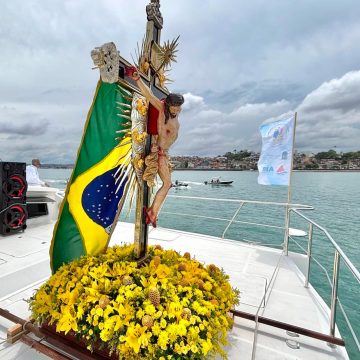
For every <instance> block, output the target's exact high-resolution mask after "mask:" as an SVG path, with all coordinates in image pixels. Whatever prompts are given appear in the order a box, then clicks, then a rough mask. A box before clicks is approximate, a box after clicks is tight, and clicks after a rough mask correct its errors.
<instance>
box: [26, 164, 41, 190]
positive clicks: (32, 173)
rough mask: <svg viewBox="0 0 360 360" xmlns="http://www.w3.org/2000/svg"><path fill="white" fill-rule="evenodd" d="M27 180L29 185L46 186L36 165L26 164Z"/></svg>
mask: <svg viewBox="0 0 360 360" xmlns="http://www.w3.org/2000/svg"><path fill="white" fill-rule="evenodd" d="M26 181H27V183H28V185H37V186H45V182H44V181H41V180H40V177H39V172H38V169H37V167H36V166H34V165H28V166H26Z"/></svg>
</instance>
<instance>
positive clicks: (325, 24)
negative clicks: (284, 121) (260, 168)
mask: <svg viewBox="0 0 360 360" xmlns="http://www.w3.org/2000/svg"><path fill="white" fill-rule="evenodd" d="M148 2H149V0H141V1H130V0H124V1H121V2H120V3H119V1H115V0H104V1H95V2H94V1H91V0H77V1H76V2H75V1H63V0H53V1H45V0H28V1H25V2H24V1H20V0H12V1H7V2H4V4H2V8H1V13H0V48H1V51H2V52H1V57H0V67H1V69H3V71H1V72H0V124H1V125H0V126H1V129H3V130H6V133H5V132H3V134H2V135H0V139H1V141H0V156H1V157H4V156H3V155H4V154H7V156H11V157H12V158H15V159H16V158H17V157H18V158H19V159H20V158H21V159H20V160H22V161H24V160H25V161H28V160H30V159H31V157H29V158H23V157H24V156H30V155H28V154H29V153H30V152H31V151H32V150H31V147H33V148H36V147H37V146H38V145H39V144H41V146H43V145H44V144H47V145H49V146H50V145H52V144H53V143H54V142H55V143H56V144H54V148H56V151H55V152H52V151H46V150H45V149H44V150H43V149H42V148H41V147H38V151H39V154H35V155H36V156H35V157H41V158H45V157H46V158H48V159H49V161H51V162H56V161H63V159H67V160H66V162H71V161H74V160H75V156H76V148H77V146H78V144H79V142H80V138H81V132H82V128H83V126H84V123H85V119H86V114H87V111H88V109H89V108H90V106H91V101H92V98H93V94H94V89H95V87H96V82H97V80H98V77H99V75H98V71H97V70H91V68H92V66H93V64H92V60H91V58H90V51H91V50H92V49H93V48H94V47H96V46H99V45H101V44H103V43H105V42H108V41H114V42H115V43H116V45H117V47H118V49H119V51H120V54H121V55H122V56H123V57H124V58H126V59H129V60H130V59H131V55H135V48H136V44H137V42H141V39H142V37H143V35H144V33H145V28H146V13H145V6H146V5H147V4H148ZM203 5H204V6H196V5H194V1H191V0H183V1H181V2H173V1H172V2H170V1H162V2H161V11H162V14H163V17H164V28H163V30H162V32H161V36H162V41H164V40H168V39H173V38H175V37H177V36H178V35H180V45H179V52H178V53H177V55H178V57H177V63H174V64H173V66H172V70H171V73H170V78H171V79H173V80H174V84H170V86H169V90H170V91H174V92H181V93H184V94H185V100H186V101H185V104H184V110H183V112H182V113H181V123H182V124H181V136H180V137H179V139H178V143H177V144H176V145H175V146H174V149H173V153H176V152H179V153H181V154H185V153H191V151H193V152H194V154H196V153H198V154H206V153H209V154H216V153H218V152H219V153H222V152H223V151H228V150H230V149H231V148H235V147H237V148H245V147H249V148H250V147H251V148H254V149H256V148H257V147H258V146H259V138H258V136H257V135H256V134H257V127H258V125H259V123H260V122H262V120H263V119H267V118H268V119H270V118H271V117H273V116H274V117H276V116H279V115H281V114H282V113H286V112H288V111H290V110H292V111H294V110H296V109H297V108H298V107H299V142H298V144H299V146H301V147H307V146H308V147H310V148H311V146H315V144H316V145H318V146H320V145H321V146H322V145H323V146H328V145H329V144H330V143H331V142H333V143H334V144H333V145H337V146H338V147H340V146H342V145H343V144H344V145H346V146H347V147H349V148H350V147H351V146H354V147H356V144H355V140H352V139H354V137H353V136H352V134H357V132H356V131H357V130H356V129H358V127H357V124H356V121H357V109H358V106H359V104H358V102H357V101H356V96H357V95H356V94H357V89H353V94H351V91H349V92H345V93H341V92H340V91H341V89H345V88H346V89H349V87H350V86H351V84H350V83H348V84H345V83H342V84H341V86H340V85H339V86H340V87H339V88H337V90H336V91H337V92H336V91H335V89H336V86H337V85H336V84H335V83H332V80H331V79H338V80H341V79H342V76H343V74H346V73H349V72H350V71H354V70H357V69H358V67H359V63H360V47H359V46H357V45H356V44H358V43H359V42H360V2H358V1H353V0H341V1H340V0H334V1H331V2H329V1H325V0H318V1H316V2H311V3H310V2H308V1H298V2H289V1H286V0H279V1H276V2H275V3H274V2H259V1H253V2H246V1H236V0H229V1H226V2H223V3H222V4H221V6H219V4H218V3H217V2H213V1H209V0H207V1H205V3H204V4H203ZM204 9H205V10H204ZM229 14H231V15H229ZM309 14H311V16H310V15H309ZM259 19H261V26H258V24H259ZM219 23H221V26H219ZM348 81H351V80H350V78H349V79H348ZM322 84H323V85H324V87H323V88H322V89H321V91H320V88H321V86H322ZM325 84H327V85H326V86H327V88H326V87H325ZM353 86H356V84H353ZM314 89H318V90H319V92H318V93H313V91H315V90H314ZM326 92H327V93H328V96H327V97H325V93H326ZM330 94H332V97H330ZM309 95H311V97H310V98H309ZM316 97H317V98H318V101H315V98H316ZM322 99H326V101H327V106H325V108H324V107H323V105H322ZM300 106H302V107H300ZM4 108H6V109H7V110H6V111H5V110H4ZM330 108H332V109H333V110H331V111H330ZM319 109H322V110H321V111H320V110H319ZM345 109H348V111H347V112H345ZM351 109H352V110H351ZM305 113H306V114H305ZM344 114H346V116H344ZM319 118H320V120H319ZM306 119H309V120H306ZM310 119H312V120H310ZM322 119H326V120H322ZM303 121H304V124H302V122H303ZM305 123H306V124H307V125H305ZM320 123H321V124H322V125H320ZM326 124H329V126H330V127H329V128H327V130H326V134H325V133H324V132H325V125H326ZM339 125H340V126H339ZM314 129H316V131H317V133H318V134H319V135H320V134H322V133H324V135H326V137H327V138H328V139H329V141H325V140H323V142H322V141H315V142H314V143H312V142H311V140H310V139H312V137H316V134H313V131H314ZM335 129H337V130H335ZM303 131H304V134H302V132H303ZM222 132H223V133H222ZM34 134H37V135H36V136H34ZM336 134H338V135H339V136H336ZM29 135H30V136H29ZM14 136H15V137H16V136H19V139H21V140H19V141H20V142H22V145H21V144H20V143H19V144H17V142H16V141H15V142H13V140H14V139H13V138H14ZM189 136H190V137H192V138H191V139H190V138H189ZM201 136H203V137H201ZM345 136H349V137H350V140H346V141H344V139H345ZM26 138H29V140H30V141H29V142H28V141H25V140H27V139H26ZM31 139H32V142H31ZM183 139H184V140H183ZM185 139H186V140H185ZM330 139H331V140H330ZM26 144H27V145H28V146H29V151H28V152H26V151H25V150H22V149H21V147H23V146H25V145H26ZM61 144H63V145H64V144H65V145H64V146H65V148H62V147H61ZM15 145H16V146H18V147H17V149H19V150H15ZM333 145H332V146H333ZM11 146H13V148H12V152H11V154H10V153H9V151H8V150H7V149H9V148H10V147H11ZM50 155H51V156H53V158H50ZM42 160H43V162H44V159H42Z"/></svg>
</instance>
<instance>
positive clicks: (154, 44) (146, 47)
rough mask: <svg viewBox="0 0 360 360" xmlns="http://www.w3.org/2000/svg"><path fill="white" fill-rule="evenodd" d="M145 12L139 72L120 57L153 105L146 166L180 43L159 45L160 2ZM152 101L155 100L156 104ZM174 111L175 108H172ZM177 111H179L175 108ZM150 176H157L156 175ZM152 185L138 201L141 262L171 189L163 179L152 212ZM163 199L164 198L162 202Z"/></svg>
mask: <svg viewBox="0 0 360 360" xmlns="http://www.w3.org/2000/svg"><path fill="white" fill-rule="evenodd" d="M146 13H147V20H148V22H147V27H146V35H145V38H144V40H143V43H142V47H141V51H139V54H138V58H139V59H138V64H137V67H138V68H137V69H135V68H134V67H132V68H131V66H129V63H128V62H127V61H126V60H124V59H122V58H121V57H120V62H119V66H120V71H119V75H120V77H121V78H122V79H124V80H125V81H127V82H128V83H130V84H132V85H133V86H134V87H135V88H136V89H137V90H138V91H139V90H140V93H142V94H144V93H145V94H149V96H147V97H148V99H147V100H149V101H150V103H149V107H148V112H147V115H148V120H147V126H146V131H147V138H146V143H145V149H144V159H145V163H147V161H146V159H149V158H151V157H152V156H151V155H150V153H151V152H153V150H152V149H153V148H152V138H153V137H154V136H156V137H159V138H160V135H161V134H159V132H160V130H159V129H158V123H157V119H158V116H161V115H159V112H163V111H164V110H163V109H164V104H163V103H161V102H160V100H161V99H164V98H166V97H167V96H168V95H169V92H168V90H167V89H166V88H165V87H164V82H165V80H166V76H165V68H166V66H168V65H169V64H170V61H171V60H175V56H174V53H175V52H176V50H175V48H176V46H177V40H178V39H176V40H174V41H173V42H171V43H170V42H168V43H165V45H164V46H163V47H161V46H160V45H159V42H160V33H161V29H162V25H163V18H162V16H161V12H160V2H159V0H151V3H150V4H149V5H147V7H146ZM129 69H130V70H129ZM134 69H135V70H136V75H134V73H131V71H134ZM129 71H130V72H129ZM147 89H149V90H150V91H148V90H147ZM174 95H175V94H174ZM154 97H156V99H154ZM181 98H182V96H181ZM151 99H153V101H152V100H151ZM182 102H183V99H182ZM173 108H175V107H174V106H173ZM174 111H176V109H175V110H174ZM170 115H171V114H170ZM176 115H177V114H176ZM176 121H177V118H176ZM165 124H166V122H165ZM166 131H168V130H166ZM176 136H177V133H176ZM156 149H157V150H156V160H155V162H156V166H158V167H161V166H162V165H163V166H165V165H166V164H164V163H161V162H162V161H163V159H160V158H159V160H158V159H157V157H158V156H159V157H161V156H166V157H167V153H166V154H165V153H161V151H162V150H161V149H158V148H157V147H156ZM166 166H167V165H166ZM146 171H147V170H145V175H146ZM150 173H151V172H150ZM150 175H152V176H153V177H155V176H156V173H155V174H150ZM169 178H170V175H169ZM144 179H145V176H144ZM162 180H163V179H162ZM151 182H152V185H151V186H154V183H153V180H151V181H150V182H149V180H148V181H141V182H139V186H138V192H137V198H136V211H135V236H134V245H135V253H136V256H137V257H138V258H139V259H142V258H145V257H146V253H147V244H148V232H149V227H148V225H149V223H151V224H152V225H153V226H154V227H156V216H157V213H158V211H159V210H160V209H157V208H156V203H162V202H163V201H164V198H165V196H166V193H167V191H168V190H169V188H170V187H169V185H168V184H164V180H163V186H162V188H161V189H160V190H159V191H158V193H157V195H156V197H157V198H158V200H156V197H155V201H154V203H153V208H152V209H150V208H149V202H150V197H151V189H150V187H149V184H150V183H151ZM166 186H167V188H166V189H165V188H164V187H166ZM170 186H171V184H170ZM160 193H161V194H160ZM160 197H161V198H162V199H161V200H160V201H159V198H160ZM158 207H159V206H158ZM153 211H154V212H153ZM151 215H152V216H151Z"/></svg>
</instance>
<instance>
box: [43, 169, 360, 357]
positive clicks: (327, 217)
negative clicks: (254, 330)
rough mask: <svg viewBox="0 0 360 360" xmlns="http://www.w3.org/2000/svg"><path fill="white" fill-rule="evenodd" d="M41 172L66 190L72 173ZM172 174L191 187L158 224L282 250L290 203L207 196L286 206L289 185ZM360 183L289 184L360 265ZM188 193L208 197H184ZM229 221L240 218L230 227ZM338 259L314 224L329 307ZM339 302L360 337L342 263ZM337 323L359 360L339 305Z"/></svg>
mask: <svg viewBox="0 0 360 360" xmlns="http://www.w3.org/2000/svg"><path fill="white" fill-rule="evenodd" d="M40 176H41V177H42V179H43V180H45V181H47V182H49V183H50V185H52V186H54V187H59V188H62V189H64V188H65V187H66V183H67V181H68V180H69V178H70V176H71V170H69V169H40ZM217 176H221V179H222V180H232V181H233V183H232V185H230V186H216V185H209V184H208V185H205V181H210V180H211V178H213V177H217ZM172 178H173V181H174V182H175V180H178V181H181V182H185V183H187V184H188V186H187V187H179V188H172V189H171V190H170V192H169V195H172V196H170V197H168V198H167V200H166V202H165V204H164V206H163V208H162V210H161V214H160V217H159V221H158V225H159V226H161V227H166V228H172V229H177V230H182V231H189V232H199V233H203V234H208V235H213V236H223V235H224V237H226V238H229V239H235V240H242V241H247V242H256V243H259V244H262V245H266V246H272V247H278V248H281V246H282V242H283V238H284V230H283V229H282V228H283V227H284V223H285V221H284V219H285V211H284V207H281V206H275V205H271V206H270V205H261V204H253V203H244V204H243V205H242V207H241V209H239V207H240V206H241V203H239V202H227V201H208V200H205V198H216V199H242V200H250V201H259V202H277V203H286V202H287V197H288V188H287V187H286V186H264V185H258V184H257V172H256V171H175V172H174V173H173V174H172ZM359 184H360V172H294V173H293V178H292V189H291V203H293V204H294V203H296V204H304V205H310V206H312V207H313V208H314V210H311V211H309V210H306V211H301V212H302V213H303V214H304V215H305V216H307V217H309V218H310V219H312V220H314V221H315V222H316V223H317V224H319V225H320V226H322V227H324V228H325V229H326V230H327V231H328V232H329V233H330V235H331V236H332V237H333V239H334V240H335V241H336V242H337V244H338V245H339V246H340V247H341V249H342V250H343V251H344V252H345V254H346V255H347V256H348V257H349V259H350V260H351V262H352V263H353V264H354V265H355V267H356V268H357V269H359V268H360V246H359V245H360V191H359ZM185 196H186V197H200V198H203V199H202V200H199V199H185V198H183V197H185ZM124 210H127V209H124ZM125 212H127V211H124V212H123V213H125ZM133 214H134V212H133V211H132V212H130V215H129V217H128V218H125V217H124V216H121V217H120V221H129V222H133V221H134V218H133V216H134V215H133ZM235 215H236V216H235ZM231 219H233V220H235V222H232V223H231V225H230V226H229V227H228V225H229V223H230V220H231ZM290 221H291V225H290V226H291V227H293V228H297V229H301V230H304V231H305V232H308V226H309V224H308V223H307V222H305V221H303V220H302V219H301V218H299V217H298V216H297V215H296V214H292V215H291V218H290ZM259 224H263V225H266V226H260V225H259ZM269 225H270V226H269ZM273 226H276V227H273ZM227 227H228V228H227ZM277 227H278V228H277ZM225 230H226V233H225V234H224V231H225ZM302 249H305V250H306V249H307V237H299V238H296V237H294V238H293V240H290V251H296V252H301V253H304V251H303V250H302ZM204 251H206V250H204ZM333 258H334V248H333V246H332V245H331V243H330V241H329V240H328V239H327V238H326V236H325V235H324V233H323V232H322V231H320V230H318V229H317V228H314V233H313V259H314V261H312V264H311V273H310V281H311V284H312V285H313V286H314V287H315V288H316V290H317V291H318V292H319V293H320V295H321V296H322V297H323V299H324V300H325V301H326V302H327V304H328V305H330V295H331V285H330V284H329V280H330V281H331V280H332V271H333ZM339 300H340V302H341V306H342V307H343V308H344V310H345V312H346V315H347V317H348V318H349V319H350V320H351V324H352V326H353V328H354V331H355V333H356V335H357V336H358V338H360V311H359V300H360V285H359V283H358V282H357V281H356V280H355V279H354V277H353V276H352V275H351V272H350V271H349V270H348V268H347V267H346V265H345V264H344V262H343V261H341V263H340V277H339ZM337 323H338V325H339V327H340V331H341V334H342V336H343V337H344V338H345V341H346V343H347V349H348V352H349V355H350V358H351V359H359V358H360V354H359V352H358V350H357V347H356V345H355V343H354V342H353V341H352V338H351V335H350V330H349V329H348V327H347V326H346V322H345V318H344V316H343V314H342V312H341V310H340V307H339V305H338V308H337Z"/></svg>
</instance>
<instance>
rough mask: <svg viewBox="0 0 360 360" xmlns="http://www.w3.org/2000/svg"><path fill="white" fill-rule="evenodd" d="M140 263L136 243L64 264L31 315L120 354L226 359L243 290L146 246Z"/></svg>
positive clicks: (185, 259) (210, 269) (129, 359)
mask: <svg viewBox="0 0 360 360" xmlns="http://www.w3.org/2000/svg"><path fill="white" fill-rule="evenodd" d="M149 254H150V258H151V259H152V260H151V261H150V263H149V264H148V266H144V267H138V266H137V263H136V261H135V257H134V249H133V246H132V245H123V246H114V247H112V248H109V249H108V250H107V252H106V253H105V254H101V255H98V256H96V257H90V256H89V257H82V258H80V259H79V260H76V261H73V262H72V263H70V264H67V265H64V266H62V267H61V268H60V269H59V270H58V271H57V272H56V273H55V274H54V275H53V276H52V277H51V278H50V279H49V280H48V281H47V282H46V283H45V284H44V285H42V286H41V288H40V289H39V290H37V292H36V293H35V294H34V296H33V297H32V298H31V299H30V309H31V311H32V316H33V318H34V319H35V320H36V321H37V322H38V323H39V324H42V323H48V324H50V325H51V324H54V325H56V331H57V332H65V334H66V333H68V332H69V331H71V332H73V333H75V335H76V336H77V338H81V339H83V340H84V341H85V342H86V343H87V344H88V349H89V350H93V348H94V346H96V344H98V343H99V342H101V343H102V345H103V346H105V347H106V348H107V349H108V350H109V352H110V354H111V353H114V352H115V353H117V354H119V359H126V360H137V359H154V360H155V359H167V360H168V359H173V360H177V359H192V360H194V359H195V360H196V359H211V358H214V357H215V356H216V354H220V355H222V356H223V357H224V358H226V353H225V351H224V350H223V346H224V345H226V344H227V340H226V333H227V330H228V329H230V328H231V326H232V319H231V318H230V317H229V315H228V312H229V310H230V309H231V308H232V307H233V306H234V305H235V304H237V303H238V301H239V291H238V290H237V289H233V288H232V287H231V285H230V284H229V281H228V276H227V275H226V274H225V273H224V272H223V271H222V270H220V269H218V268H217V267H216V266H215V265H210V266H204V265H203V264H201V263H200V262H198V261H196V260H194V259H191V257H190V255H189V254H188V253H186V255H185V256H181V255H180V254H179V253H178V252H176V251H173V250H163V249H161V248H160V247H150V248H149Z"/></svg>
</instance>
